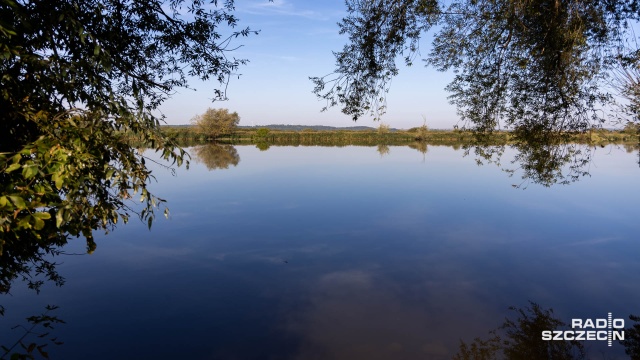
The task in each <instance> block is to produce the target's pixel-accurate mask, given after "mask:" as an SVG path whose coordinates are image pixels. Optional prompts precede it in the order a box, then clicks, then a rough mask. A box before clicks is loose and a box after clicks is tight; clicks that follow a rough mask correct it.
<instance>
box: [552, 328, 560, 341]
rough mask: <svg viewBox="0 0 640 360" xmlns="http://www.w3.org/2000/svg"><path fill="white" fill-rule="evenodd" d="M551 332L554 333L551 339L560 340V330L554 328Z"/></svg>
mask: <svg viewBox="0 0 640 360" xmlns="http://www.w3.org/2000/svg"><path fill="white" fill-rule="evenodd" d="M553 333H554V334H555V336H554V337H553V340H562V331H559V330H554V331H553Z"/></svg>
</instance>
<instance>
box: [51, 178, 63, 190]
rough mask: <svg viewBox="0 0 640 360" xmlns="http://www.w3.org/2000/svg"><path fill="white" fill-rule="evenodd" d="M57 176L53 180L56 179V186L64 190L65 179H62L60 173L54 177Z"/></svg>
mask: <svg viewBox="0 0 640 360" xmlns="http://www.w3.org/2000/svg"><path fill="white" fill-rule="evenodd" d="M53 178H55V179H54V180H53V181H55V183H56V187H57V188H58V190H62V185H64V180H63V179H62V176H60V175H59V174H55V175H54V176H53V177H52V179H53Z"/></svg>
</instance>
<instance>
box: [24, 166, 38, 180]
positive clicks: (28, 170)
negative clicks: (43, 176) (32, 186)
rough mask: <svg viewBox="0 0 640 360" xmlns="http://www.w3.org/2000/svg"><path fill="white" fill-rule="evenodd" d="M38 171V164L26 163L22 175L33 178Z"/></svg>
mask: <svg viewBox="0 0 640 360" xmlns="http://www.w3.org/2000/svg"><path fill="white" fill-rule="evenodd" d="M37 173H38V165H25V166H23V168H22V177H24V178H25V179H31V178H32V177H34V176H36V174H37Z"/></svg>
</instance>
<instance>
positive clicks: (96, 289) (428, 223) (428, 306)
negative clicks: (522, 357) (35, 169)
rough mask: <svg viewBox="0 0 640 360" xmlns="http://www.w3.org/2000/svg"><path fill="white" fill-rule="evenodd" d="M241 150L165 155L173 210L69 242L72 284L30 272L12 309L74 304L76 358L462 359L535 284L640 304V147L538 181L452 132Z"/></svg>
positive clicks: (545, 297) (574, 307) (582, 305)
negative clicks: (585, 172)
mask: <svg viewBox="0 0 640 360" xmlns="http://www.w3.org/2000/svg"><path fill="white" fill-rule="evenodd" d="M237 150H238V153H239V155H240V163H239V164H238V166H237V167H232V168H230V169H228V170H217V171H207V170H206V168H205V167H204V166H203V165H202V164H196V163H193V164H192V167H191V169H190V170H189V171H184V170H183V169H179V171H178V175H177V176H176V177H171V176H170V175H169V173H166V175H167V176H163V175H162V174H164V173H162V172H158V175H159V179H160V181H159V183H158V184H155V185H154V188H155V191H156V193H158V194H159V195H161V196H162V197H163V198H166V199H167V200H168V201H169V206H170V208H171V219H170V220H169V221H166V220H164V219H157V221H156V223H155V224H154V227H153V228H152V230H151V231H148V230H147V229H146V227H145V226H144V225H143V224H139V223H137V222H135V221H132V222H131V223H130V224H128V225H127V226H123V227H121V228H119V229H117V230H116V231H115V232H114V233H112V234H110V235H108V236H106V237H100V238H99V239H98V249H97V251H96V252H95V253H94V254H93V255H91V256H76V257H65V258H63V260H64V264H63V265H61V266H60V270H61V272H62V273H63V275H65V276H66V277H67V280H68V281H67V284H66V285H65V286H64V287H63V288H60V289H52V288H46V289H45V290H44V292H43V294H42V295H40V296H38V297H36V296H31V294H30V293H29V292H25V291H23V290H21V289H20V288H19V287H18V288H16V290H15V291H14V296H13V297H11V298H9V299H8V301H5V302H4V304H6V307H7V313H8V315H7V317H6V321H4V322H3V323H4V324H11V325H13V324H14V323H16V322H18V321H19V320H18V317H19V316H22V314H18V313H19V312H20V311H24V312H25V313H27V315H31V314H33V313H36V312H38V311H39V309H40V308H41V307H42V306H44V304H49V303H53V304H58V305H60V306H61V309H60V310H59V313H58V314H59V315H60V316H61V317H62V318H63V319H64V320H65V321H67V324H66V325H61V326H59V327H58V329H57V330H56V334H57V335H58V336H59V337H60V338H61V339H63V341H65V345H63V346H62V347H58V348H55V349H50V350H52V354H59V356H58V357H60V358H65V359H66V358H69V359H72V358H96V359H97V358H100V356H102V358H105V359H107V358H122V354H130V356H127V357H130V358H180V357H182V358H185V357H189V358H221V359H236V358H237V359H268V358H274V359H275V358H290V359H316V358H317V359H320V358H321V359H404V358H406V359H414V358H418V357H420V356H421V357H423V358H429V359H440V358H443V359H444V358H447V359H448V358H451V356H452V355H453V353H455V351H456V346H457V344H458V343H459V340H460V339H464V340H466V341H471V340H472V339H473V338H474V337H477V336H480V337H482V336H486V334H487V331H488V330H490V329H493V328H495V327H497V326H498V325H500V324H501V323H502V321H503V319H504V317H505V316H507V315H508V314H509V312H508V311H507V308H508V307H509V306H519V307H524V306H526V305H527V304H528V303H527V301H528V300H532V301H535V302H538V303H540V305H542V306H543V307H545V308H549V307H551V308H554V310H555V314H556V315H557V316H558V317H560V318H561V319H562V320H564V321H566V322H568V321H570V319H571V318H572V317H597V316H604V315H606V312H608V311H612V312H613V313H614V316H616V315H618V316H626V315H628V314H630V313H635V314H639V313H640V308H638V305H637V304H638V302H637V299H638V298H640V289H638V288H637V286H634V284H635V283H636V281H635V277H634V274H637V273H638V272H639V270H640V266H639V262H638V261H637V254H638V250H639V247H640V246H639V245H638V243H637V239H636V238H637V233H638V230H640V225H638V222H637V219H636V216H635V214H636V213H637V212H636V211H635V210H636V209H635V207H634V206H636V205H637V204H638V200H640V199H639V198H640V194H639V193H638V191H637V190H636V189H637V184H638V180H640V171H638V168H637V165H635V156H636V155H635V154H626V153H624V152H623V151H617V150H612V151H611V152H609V151H607V152H605V151H603V152H602V153H597V154H596V158H595V161H594V163H593V164H592V166H591V173H592V176H591V177H589V178H584V179H582V180H581V181H579V182H577V183H575V184H572V185H570V186H556V187H552V188H543V187H540V186H536V185H535V184H531V185H529V187H528V188H527V189H526V190H520V189H513V188H512V187H511V184H512V183H513V182H514V180H513V179H510V178H508V177H507V176H506V174H504V173H502V172H500V171H499V170H498V168H496V167H495V166H483V167H477V166H476V165H475V163H474V161H473V159H472V158H463V157H462V156H461V152H453V151H452V150H451V148H447V147H437V146H430V147H429V150H428V152H427V154H426V157H424V159H423V155H422V154H421V153H419V152H417V151H416V150H413V149H409V148H402V147H390V151H389V153H388V154H387V155H385V156H384V157H380V154H379V153H378V152H377V148H376V147H346V148H337V147H336V148H320V147H296V148H293V147H286V148H285V147H271V148H270V149H269V150H268V151H265V152H261V151H259V150H258V149H256V148H255V147H237ZM82 247H83V246H82V243H81V241H80V240H79V241H76V242H75V243H74V244H72V245H71V246H70V248H69V250H68V252H82ZM19 304H21V305H19ZM39 307H40V308H39ZM29 312H30V313H29ZM25 316H26V315H25ZM1 331H3V333H0V337H2V338H7V336H5V335H6V334H5V333H4V331H5V329H4V328H2V329H1ZM114 344H115V345H114ZM159 344H161V345H159ZM613 350H618V352H621V347H620V346H617V347H614V348H613ZM58 357H56V358H58Z"/></svg>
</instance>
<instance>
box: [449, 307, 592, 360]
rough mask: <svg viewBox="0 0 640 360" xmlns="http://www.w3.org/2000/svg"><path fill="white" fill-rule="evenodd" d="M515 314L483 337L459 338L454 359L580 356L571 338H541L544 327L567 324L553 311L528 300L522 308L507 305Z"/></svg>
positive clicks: (582, 353) (565, 359) (582, 354)
mask: <svg viewBox="0 0 640 360" xmlns="http://www.w3.org/2000/svg"><path fill="white" fill-rule="evenodd" d="M511 310H513V311H514V312H515V314H516V316H517V318H516V319H515V320H512V319H506V320H505V322H504V323H503V324H502V326H500V327H499V328H498V329H497V330H493V331H491V332H490V337H489V338H488V339H486V340H483V339H480V338H476V339H474V340H473V342H472V343H470V344H467V343H465V342H464V341H461V344H460V348H459V351H458V353H457V354H456V355H455V356H454V357H453V359H454V360H472V359H473V360H489V359H501V358H504V359H509V360H512V359H513V360H516V359H518V360H519V359H522V360H525V359H555V360H573V359H584V358H585V351H584V347H583V345H582V344H581V343H580V342H578V341H575V340H572V341H545V340H542V337H541V334H542V331H545V330H550V331H553V330H559V329H562V328H563V327H566V326H567V324H565V323H564V322H562V321H560V320H558V319H556V318H555V317H554V316H553V310H545V309H542V308H541V307H540V306H539V305H538V304H535V303H531V304H530V306H529V307H527V308H524V309H518V308H511Z"/></svg>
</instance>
